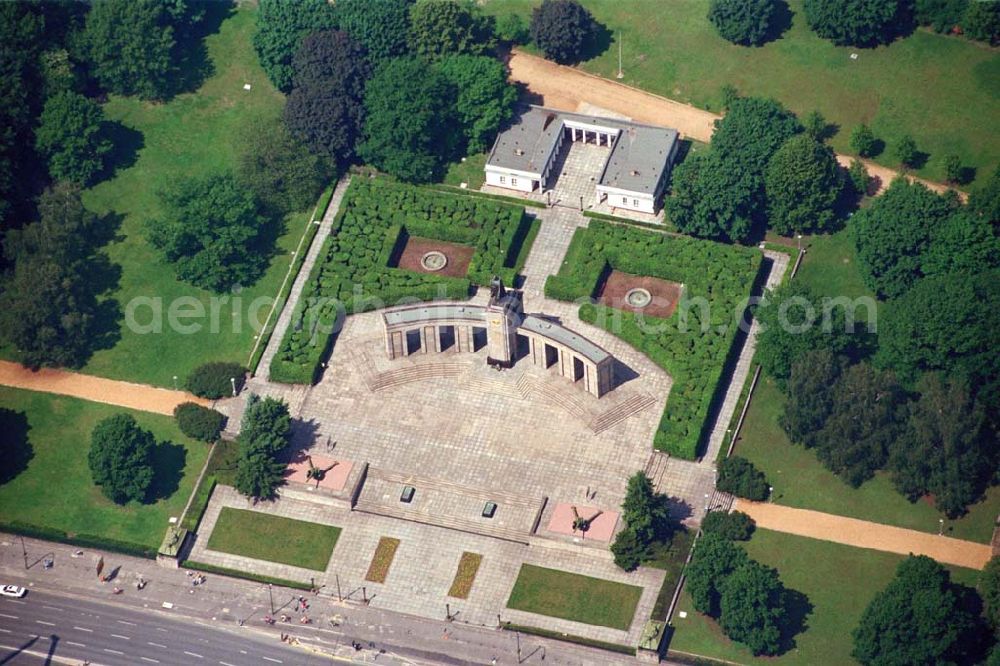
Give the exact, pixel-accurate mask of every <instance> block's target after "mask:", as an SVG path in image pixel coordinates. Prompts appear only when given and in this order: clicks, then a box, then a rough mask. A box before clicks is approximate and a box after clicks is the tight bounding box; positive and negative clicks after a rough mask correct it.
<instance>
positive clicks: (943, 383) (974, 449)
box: [889, 373, 1000, 518]
mask: <svg viewBox="0 0 1000 666" xmlns="http://www.w3.org/2000/svg"><path fill="white" fill-rule="evenodd" d="M919 390H920V398H919V399H918V400H916V401H915V402H914V403H913V404H912V406H911V408H910V413H909V418H908V419H907V423H906V426H907V427H906V435H905V436H904V437H901V438H900V439H898V440H897V441H896V442H895V443H894V444H893V446H892V455H891V457H890V460H889V469H890V471H891V472H892V480H893V483H895V485H896V488H897V489H899V491H900V492H901V493H903V494H904V495H906V496H907V497H908V498H909V499H910V501H916V500H917V499H919V498H920V497H922V496H924V495H927V494H930V495H933V496H934V505H935V506H936V507H937V508H938V510H939V511H942V512H944V513H945V514H947V515H948V516H950V517H952V518H954V517H957V516H959V515H961V514H962V513H964V512H965V509H966V507H968V506H969V505H970V504H972V503H973V502H975V501H976V500H978V499H979V497H980V496H981V495H982V493H983V490H984V489H985V488H986V486H987V485H988V484H989V483H990V481H991V480H992V479H993V475H994V473H995V471H996V469H997V463H998V462H1000V460H998V457H997V441H996V434H995V433H990V432H989V428H988V426H987V422H986V415H985V413H984V412H983V409H982V406H981V405H978V404H976V402H975V400H974V399H973V397H972V394H971V392H970V390H969V387H968V384H967V382H966V380H964V379H962V378H956V379H944V378H942V377H941V376H940V375H939V374H935V373H931V374H928V375H925V376H924V377H923V379H922V380H921V383H920V385H919Z"/></svg>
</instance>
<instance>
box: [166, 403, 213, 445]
mask: <svg viewBox="0 0 1000 666" xmlns="http://www.w3.org/2000/svg"><path fill="white" fill-rule="evenodd" d="M174 418H175V419H177V427H178V428H180V429H181V432H182V433H184V434H185V435H187V436H188V437H191V438H193V439H197V440H201V441H202V442H214V441H215V440H216V439H217V438H218V437H219V433H220V432H222V426H223V425H225V423H226V417H225V416H223V415H222V414H221V413H220V412H217V411H215V410H214V409H209V408H208V407H203V406H201V405H199V404H198V403H196V402H182V403H181V404H179V405H177V406H176V407H174Z"/></svg>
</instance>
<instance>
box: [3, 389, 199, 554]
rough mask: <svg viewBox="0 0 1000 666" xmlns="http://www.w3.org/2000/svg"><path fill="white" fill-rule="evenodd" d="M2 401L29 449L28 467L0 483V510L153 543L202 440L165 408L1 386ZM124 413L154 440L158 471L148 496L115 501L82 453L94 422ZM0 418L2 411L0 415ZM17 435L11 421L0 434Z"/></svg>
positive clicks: (13, 518) (192, 473)
mask: <svg viewBox="0 0 1000 666" xmlns="http://www.w3.org/2000/svg"><path fill="white" fill-rule="evenodd" d="M0 408H2V409H7V410H13V411H14V412H17V413H21V414H24V416H25V418H26V419H27V425H28V431H27V440H28V442H29V444H30V446H31V449H32V457H31V459H30V461H29V462H28V466H27V468H26V469H25V470H24V471H22V472H20V473H19V474H17V475H16V476H15V477H14V478H13V479H11V480H10V481H7V482H6V483H4V484H2V485H0V518H2V520H3V521H4V522H21V523H27V524H30V525H35V526H38V527H48V528H53V529H57V530H62V531H64V532H68V533H71V535H74V534H84V535H91V536H98V537H104V538H108V539H114V540H118V541H124V542H128V543H131V544H136V545H139V546H142V547H144V548H150V549H156V548H158V547H159V545H160V542H161V541H162V540H163V535H164V533H165V532H166V529H167V526H168V519H169V518H171V517H177V518H180V515H181V512H182V511H183V510H184V505H185V504H186V503H187V499H188V496H189V495H190V494H191V491H192V489H193V487H194V483H195V480H196V479H197V477H198V473H199V471H200V470H201V467H202V465H203V464H204V462H205V458H206V456H207V455H208V446H207V445H205V444H203V443H201V442H196V441H194V440H192V439H190V438H188V437H185V436H184V435H183V434H181V432H180V430H178V428H177V426H176V424H175V422H174V420H173V419H172V418H171V417H169V416H162V415H159V414H148V413H145V412H138V411H133V410H129V409H124V408H122V407H114V406H111V405H104V404H101V403H96V402H89V401H86V400H79V399H77V398H69V397H65V396H54V395H49V394H45V393H37V392H34V391H22V390H19V389H12V388H6V387H0ZM119 413H127V414H131V415H132V416H134V417H135V419H136V421H138V423H139V425H140V426H141V427H143V428H145V429H147V430H150V431H151V432H152V433H153V434H154V435H155V436H156V440H157V442H158V444H157V446H156V449H155V453H154V455H155V463H156V469H157V474H156V477H155V479H154V488H153V491H152V493H151V497H153V498H154V499H153V500H152V501H150V502H149V503H147V504H137V503H129V504H127V505H125V506H119V505H117V504H115V503H113V502H112V501H111V500H109V499H107V498H106V497H104V495H103V494H101V490H100V488H98V487H97V486H95V485H94V484H93V482H92V481H91V476H90V468H89V466H88V464H87V455H88V453H89V451H90V433H91V431H92V430H93V429H94V426H95V425H97V422H98V421H100V420H101V419H104V418H106V417H108V416H111V415H113V414H119ZM5 422H6V419H5ZM15 435H16V433H15V432H13V431H12V429H11V428H9V427H8V428H7V429H6V431H5V432H3V433H2V437H4V438H5V439H6V438H10V437H14V436H15Z"/></svg>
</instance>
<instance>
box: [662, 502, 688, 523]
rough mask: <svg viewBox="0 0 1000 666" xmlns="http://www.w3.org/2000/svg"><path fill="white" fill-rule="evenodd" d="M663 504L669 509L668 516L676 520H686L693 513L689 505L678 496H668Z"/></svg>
mask: <svg viewBox="0 0 1000 666" xmlns="http://www.w3.org/2000/svg"><path fill="white" fill-rule="evenodd" d="M665 504H666V505H667V509H669V511H670V517H671V518H673V519H674V520H675V521H677V522H681V521H683V520H687V519H688V518H690V517H691V516H692V515H694V510H693V509H692V507H691V505H690V504H688V503H687V502H686V501H684V500H683V499H681V498H679V497H673V496H671V497H668V498H667V499H666V500H665Z"/></svg>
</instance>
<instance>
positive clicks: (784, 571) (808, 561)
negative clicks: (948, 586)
mask: <svg viewBox="0 0 1000 666" xmlns="http://www.w3.org/2000/svg"><path fill="white" fill-rule="evenodd" d="M744 546H745V548H746V550H747V552H748V553H749V554H750V557H752V558H754V559H755V560H757V561H759V562H761V563H762V564H765V565H767V566H770V567H774V568H775V569H777V570H778V573H779V575H780V576H781V580H782V582H783V583H784V585H785V587H787V588H789V589H791V590H795V591H797V592H800V593H802V594H804V595H805V596H806V597H808V601H809V604H811V606H812V610H811V612H809V614H808V615H807V616H806V618H805V627H806V629H805V630H804V631H803V632H801V633H799V634H798V635H797V636H796V637H795V639H794V640H795V645H794V646H793V647H792V648H791V649H790V650H788V651H787V652H786V653H785V654H783V655H781V656H780V657H768V658H754V657H753V655H752V654H751V653H750V651H749V650H748V649H746V648H745V647H744V646H742V645H740V644H738V643H734V642H733V641H730V640H729V639H728V638H726V636H725V635H723V633H722V631H721V630H720V629H719V627H718V625H717V624H716V623H715V621H714V620H712V619H711V618H709V617H707V616H704V615H701V614H700V613H698V612H697V611H695V610H694V608H693V607H692V605H691V598H690V596H688V594H687V591H684V592H683V593H682V594H681V598H680V601H679V603H678V605H677V610H678V611H686V612H687V617H686V618H681V617H680V616H679V615H677V614H676V613H675V615H674V626H675V627H676V630H675V632H674V635H673V637H672V638H671V641H670V650H671V651H674V650H676V651H678V652H685V653H690V654H697V655H701V656H705V657H712V658H715V659H725V660H728V661H732V662H737V663H744V664H750V663H753V664H808V665H810V666H822V665H825V664H829V665H830V666H841V665H842V664H848V663H853V660H852V659H851V656H850V654H851V649H852V647H853V645H852V641H851V632H852V631H853V630H854V628H855V627H856V626H857V624H858V621H859V620H860V618H861V614H862V613H863V612H864V610H865V608H866V607H867V606H868V604H869V603H870V602H871V600H872V598H873V597H874V596H875V594H876V593H878V592H879V591H881V590H882V589H883V588H884V587H885V586H886V585H887V584H888V583H889V581H890V580H892V578H893V576H894V575H895V572H896V566H897V565H898V564H899V562H901V561H902V560H903V556H902V555H896V554H894V553H882V552H879V551H875V550H865V549H862V548H854V547H851V546H844V545H841V544H835V543H830V542H828V541H819V540H817V539H809V538H806V537H800V536H795V535H791V534H783V533H780V532H773V531H771V530H763V529H758V530H756V531H755V532H754V535H753V537H752V538H751V539H750V541H749V542H747V543H746V544H744ZM947 568H948V570H949V571H951V575H952V580H953V581H955V582H957V583H961V584H963V585H967V586H970V587H972V586H975V584H976V581H977V579H978V575H979V572H978V571H974V570H972V569H964V568H961V567H952V566H948V567H947Z"/></svg>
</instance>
